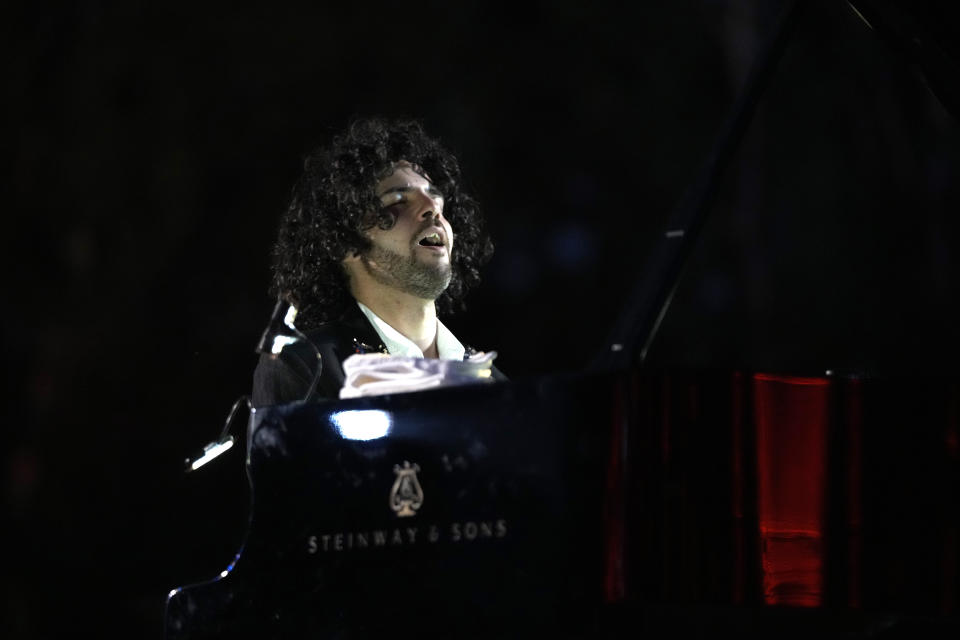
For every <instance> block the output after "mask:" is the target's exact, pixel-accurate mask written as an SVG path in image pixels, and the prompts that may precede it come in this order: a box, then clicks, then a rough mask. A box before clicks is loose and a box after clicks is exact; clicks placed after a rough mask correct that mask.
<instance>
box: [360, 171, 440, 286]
mask: <svg viewBox="0 0 960 640" xmlns="http://www.w3.org/2000/svg"><path fill="white" fill-rule="evenodd" d="M377 195H378V196H379V197H380V203H381V205H382V207H383V211H385V212H386V213H387V214H389V219H391V220H392V221H393V226H392V227H390V228H388V229H384V228H381V227H380V226H374V227H373V228H372V229H370V230H369V231H367V236H368V237H369V238H370V241H371V242H372V244H373V246H372V247H371V248H370V250H369V251H366V252H364V253H363V254H362V255H361V256H360V261H361V263H362V265H363V267H364V268H365V269H366V270H367V272H368V273H369V274H370V275H371V276H372V277H373V278H374V280H376V281H378V282H380V283H381V284H385V285H388V286H391V287H394V288H396V289H399V290H401V291H403V292H405V293H409V294H411V295H414V296H416V297H418V298H423V299H426V300H436V299H437V297H439V296H440V294H441V293H443V291H444V290H445V289H446V288H447V285H449V284H450V277H451V266H450V255H451V252H452V251H453V229H452V228H451V227H450V223H449V222H448V221H447V220H446V218H444V217H443V195H441V194H440V192H439V191H437V190H436V189H435V188H434V186H433V184H432V183H431V182H430V181H429V180H427V179H426V178H425V177H423V176H422V175H420V174H419V173H417V172H416V171H414V169H413V167H412V166H411V165H410V164H409V163H407V162H398V163H397V164H396V166H395V168H394V171H393V173H391V174H390V175H388V176H387V177H385V178H384V179H383V180H381V181H380V182H379V183H378V184H377Z"/></svg>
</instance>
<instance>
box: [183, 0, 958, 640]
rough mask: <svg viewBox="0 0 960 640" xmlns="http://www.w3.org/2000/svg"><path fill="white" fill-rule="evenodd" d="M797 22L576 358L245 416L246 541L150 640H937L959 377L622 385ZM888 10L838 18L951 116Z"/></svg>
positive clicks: (679, 375)
mask: <svg viewBox="0 0 960 640" xmlns="http://www.w3.org/2000/svg"><path fill="white" fill-rule="evenodd" d="M802 4H803V3H802V2H795V3H792V4H791V6H790V7H789V8H788V9H787V10H786V11H785V12H784V18H783V20H782V21H781V23H780V26H779V29H778V31H777V33H775V34H773V35H772V36H771V39H770V42H769V43H768V46H767V48H766V50H765V52H764V54H763V56H761V59H760V61H759V62H758V64H757V66H756V68H755V71H754V73H753V75H752V78H751V80H750V81H749V82H748V84H747V89H746V90H745V92H744V96H743V99H742V101H741V103H740V104H739V105H738V107H737V108H736V109H735V113H734V115H733V116H732V117H731V119H730V121H729V122H728V124H727V127H726V128H725V130H724V133H723V135H721V139H720V142H719V144H718V145H717V149H716V150H715V154H714V155H713V156H712V157H711V158H710V159H709V160H708V162H707V165H706V167H705V169H704V172H703V174H702V175H701V179H700V180H699V181H698V182H697V183H696V184H695V185H694V188H693V189H692V190H691V196H690V197H689V198H688V199H687V200H686V201H685V202H684V203H683V204H682V205H681V206H680V207H679V208H678V210H677V212H676V213H675V216H674V218H673V219H672V220H671V221H670V224H669V226H668V229H667V233H666V238H667V239H668V242H667V243H666V244H665V245H664V246H663V247H662V248H661V251H660V254H659V255H658V256H655V258H654V260H653V261H652V266H651V268H649V269H648V270H647V273H646V276H647V277H646V278H645V279H644V281H643V282H641V283H640V284H639V285H638V288H637V291H636V292H634V295H633V296H632V297H631V298H630V300H628V302H627V305H626V309H625V311H624V313H623V315H622V317H621V318H620V320H619V322H618V325H617V327H615V329H614V331H613V333H612V335H611V339H610V340H609V342H608V345H607V346H608V350H607V351H605V353H604V354H601V357H600V358H598V362H597V364H596V365H595V366H594V367H592V368H591V370H590V371H587V372H583V373H580V374H566V375H557V376H549V377H544V378H538V379H535V380H527V381H523V382H509V383H491V384H483V385H473V386H466V387H457V388H449V389H440V390H434V391H428V392H420V393H412V394H396V395H392V396H382V397H376V398H360V399H353V400H343V401H329V402H321V403H294V404H290V405H283V406H274V407H265V408H258V409H256V410H254V411H253V412H252V414H251V417H250V421H249V424H248V426H247V432H246V454H247V471H248V475H249V479H250V484H251V489H252V491H251V495H252V504H251V509H250V523H249V528H248V531H247V534H246V537H245V541H244V543H243V545H242V548H241V549H239V550H238V552H237V555H236V558H235V560H234V561H233V562H232V563H231V564H230V566H228V567H225V568H224V570H223V572H222V573H221V574H220V575H219V576H218V577H216V578H214V579H213V580H210V581H209V582H204V583H201V584H196V585H191V586H185V587H181V588H178V589H175V590H174V591H172V592H171V594H170V596H169V598H168V602H167V613H166V621H165V622H166V637H167V638H168V640H180V639H187V638H190V639H197V638H258V639H265V638H372V637H388V636H393V635H404V636H416V637H443V638H479V637H484V638H486V637H529V636H537V637H540V636H546V637H551V636H552V637H577V638H592V637H623V636H624V635H630V636H638V637H650V638H661V637H676V636H679V637H698V638H699V637H702V638H707V637H710V638H712V637H716V636H717V635H718V634H723V633H733V634H737V635H738V636H739V637H750V638H768V637H769V638H773V637H777V638H779V637H797V638H808V637H809V638H814V637H815V638H898V637H908V636H909V637H944V638H955V637H960V378H958V377H956V376H954V375H929V376H917V375H910V376H892V377H891V376H887V377H872V376H864V375H859V374H844V373H832V372H824V373H823V374H821V375H802V376H800V375H784V374H782V373H772V372H758V371H736V372H729V371H689V370H664V369H649V368H646V367H644V366H643V359H644V357H645V354H646V350H647V348H648V347H649V344H650V340H652V337H653V336H654V335H655V334H656V330H657V327H658V325H659V322H660V319H661V318H662V317H663V312H664V310H665V308H666V305H667V304H668V302H669V300H670V298H671V294H672V290H673V287H674V286H675V284H676V280H677V276H678V274H679V271H680V268H681V267H682V265H683V263H684V261H685V259H686V257H687V255H688V254H689V251H690V249H691V247H692V241H693V239H694V238H695V237H696V232H697V231H698V230H699V229H700V228H701V226H702V217H703V212H704V210H705V203H706V202H708V201H709V199H710V197H711V195H712V193H713V191H714V190H715V185H716V177H717V175H718V174H719V171H720V169H721V168H722V165H723V164H724V163H725V161H726V160H725V158H727V157H729V154H730V153H731V150H732V149H733V148H734V147H735V146H736V143H737V140H738V139H739V136H740V135H741V134H742V131H743V128H744V127H745V123H746V122H747V121H748V120H749V117H750V114H751V109H752V105H753V104H755V102H756V99H757V96H758V95H759V93H760V92H761V91H762V89H763V86H764V83H765V81H766V78H767V77H768V76H769V75H770V73H772V69H773V67H774V66H775V62H776V59H777V57H778V55H779V51H780V50H782V47H783V42H784V41H785V39H786V38H787V37H788V35H789V30H790V24H791V20H793V19H794V18H793V12H795V11H796V10H797V8H798V7H799V6H801V5H802ZM894 4H896V3H883V2H855V3H853V5H854V6H855V8H856V9H857V11H858V13H860V14H862V16H863V17H864V19H865V20H869V21H870V24H871V27H873V28H876V29H878V30H880V31H883V33H884V35H885V36H888V37H889V38H891V39H893V40H895V41H904V38H906V41H908V42H910V43H911V45H910V46H911V51H913V52H914V53H916V52H918V51H919V52H920V54H923V55H919V54H918V59H919V61H920V66H921V67H923V68H924V69H925V70H926V71H927V72H928V76H929V78H928V79H929V80H930V84H931V86H932V87H933V88H934V89H935V90H936V89H937V88H938V87H939V88H940V92H939V93H938V95H939V96H940V97H941V99H942V100H943V101H944V103H945V104H950V103H952V101H953V97H954V96H955V95H956V94H955V93H953V89H954V88H955V85H953V84H950V81H948V78H947V77H946V76H945V75H944V67H943V65H942V64H939V63H940V62H942V59H941V58H937V57H936V56H935V55H934V54H933V53H930V49H929V48H928V49H927V50H924V49H923V47H921V46H919V45H918V44H917V43H918V42H920V41H919V40H918V37H917V35H916V34H917V33H919V32H915V31H911V30H910V29H908V28H907V27H904V26H903V23H893V22H891V19H890V15H891V13H890V11H889V10H888V9H889V7H890V6H892V5H894ZM901 8H902V5H901ZM891 24H895V25H897V27H898V28H892V29H888V28H887V27H889V26H890V25H891ZM914 26H915V25H914ZM928 26H929V25H928ZM885 29H886V30H885ZM924 33H926V32H924ZM924 56H926V57H924Z"/></svg>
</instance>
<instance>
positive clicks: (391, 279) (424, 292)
mask: <svg viewBox="0 0 960 640" xmlns="http://www.w3.org/2000/svg"><path fill="white" fill-rule="evenodd" d="M361 261H362V262H363V266H364V268H365V269H366V270H367V273H369V274H370V276H371V277H372V278H373V279H374V280H376V281H377V282H379V283H380V284H383V285H386V286H388V287H393V288H394V289H397V290H399V291H403V292H404V293H407V294H410V295H412V296H415V297H417V298H422V299H424V300H436V299H437V298H439V297H440V294H441V293H443V292H444V291H445V290H446V289H447V286H449V284H450V279H451V278H452V277H453V271H452V269H451V267H450V262H449V261H448V262H440V263H437V264H425V263H423V262H421V261H420V260H418V259H417V257H416V256H415V255H411V256H402V255H400V254H398V253H394V252H393V251H390V250H388V249H384V248H382V247H377V246H373V247H371V248H370V250H369V251H367V252H366V254H365V255H364V256H363V257H362V258H361Z"/></svg>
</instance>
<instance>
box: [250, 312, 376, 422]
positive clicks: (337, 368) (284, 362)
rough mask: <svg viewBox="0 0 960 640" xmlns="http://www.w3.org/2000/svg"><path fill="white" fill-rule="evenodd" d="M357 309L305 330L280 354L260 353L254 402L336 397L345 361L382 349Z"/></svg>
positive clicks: (341, 383)
mask: <svg viewBox="0 0 960 640" xmlns="http://www.w3.org/2000/svg"><path fill="white" fill-rule="evenodd" d="M354 310H355V313H353V312H348V313H346V314H344V315H343V316H342V317H340V318H338V319H337V320H334V321H331V322H325V323H323V324H321V325H318V326H316V327H314V328H311V329H309V330H307V331H305V332H304V335H305V337H306V340H303V339H301V340H297V341H296V342H294V343H293V344H290V345H287V346H286V347H284V349H283V350H282V351H281V352H280V353H279V354H277V355H268V354H264V355H261V356H260V361H259V362H258V363H257V367H256V369H255V370H254V372H253V397H252V402H253V405H254V406H256V407H262V406H267V405H273V404H285V403H288V402H296V401H298V400H316V399H323V398H337V397H338V396H339V392H340V388H341V387H342V386H343V379H344V374H343V365H342V363H343V360H345V359H346V358H347V357H349V356H350V355H352V354H354V353H358V352H359V353H363V352H366V351H373V350H379V349H380V342H379V337H378V336H377V333H376V331H375V330H374V329H373V327H372V326H371V325H370V323H369V322H368V321H367V319H366V318H365V317H364V316H363V314H362V313H360V310H359V309H358V308H356V307H354ZM318 371H319V377H317V373H318ZM315 379H316V384H314V380H315ZM311 387H313V388H311Z"/></svg>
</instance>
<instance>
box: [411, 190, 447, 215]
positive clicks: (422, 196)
mask: <svg viewBox="0 0 960 640" xmlns="http://www.w3.org/2000/svg"><path fill="white" fill-rule="evenodd" d="M417 199H418V201H419V202H418V204H419V206H420V214H419V217H420V218H421V219H427V218H439V217H440V216H442V215H443V202H442V201H439V200H438V199H437V198H435V197H433V196H432V195H430V194H429V193H426V192H424V191H418V192H417Z"/></svg>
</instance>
